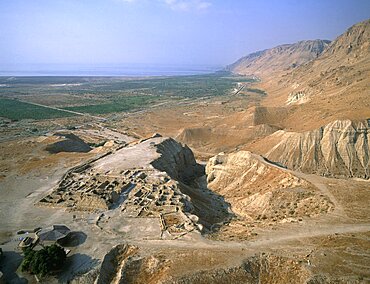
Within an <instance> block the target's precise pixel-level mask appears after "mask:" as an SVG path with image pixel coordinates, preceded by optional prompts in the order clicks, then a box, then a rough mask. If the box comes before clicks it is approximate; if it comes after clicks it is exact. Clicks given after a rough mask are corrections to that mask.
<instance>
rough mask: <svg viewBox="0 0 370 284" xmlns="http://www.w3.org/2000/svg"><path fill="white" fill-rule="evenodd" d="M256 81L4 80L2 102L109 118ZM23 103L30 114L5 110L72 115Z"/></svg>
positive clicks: (227, 76) (227, 77) (16, 115)
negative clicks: (165, 102) (100, 115)
mask: <svg viewBox="0 0 370 284" xmlns="http://www.w3.org/2000/svg"><path fill="white" fill-rule="evenodd" d="M254 81H255V80H253V79H251V78H247V77H241V76H235V75H233V74H231V73H227V72H217V73H214V74H205V75H192V76H173V77H147V78H122V77H0V83H1V85H2V86H1V87H0V97H1V96H4V97H8V98H18V99H20V100H23V101H26V100H29V101H35V102H38V103H40V104H46V105H49V106H58V107H63V106H64V107H63V108H64V109H66V110H73V111H77V112H83V113H91V114H108V113H114V112H127V111H132V110H137V109H143V108H146V107H149V106H150V105H152V104H155V103H158V102H159V101H164V100H166V101H174V100H182V99H184V98H187V99H189V98H211V97H217V96H227V95H229V94H231V93H232V90H233V89H234V88H235V87H236V86H237V83H239V82H244V83H247V82H254ZM249 91H251V90H249ZM10 102H12V101H11V100H10ZM8 103H9V102H8ZM12 103H13V104H14V102H12ZM17 104H19V105H18V106H17V107H18V108H23V109H27V111H26V110H23V109H21V110H19V111H14V112H13V111H12V110H11V109H9V107H3V106H2V107H1V108H2V109H4V108H5V109H6V110H3V112H4V113H6V115H4V116H6V117H12V118H13V119H22V118H35V119H42V118H54V117H62V116H68V113H63V112H59V111H52V110H50V109H42V110H40V107H38V109H39V110H40V111H35V108H36V106H33V107H32V106H31V105H22V104H21V103H17ZM26 106H27V108H26ZM13 108H15V107H14V106H13ZM8 109H9V110H8ZM28 109H30V110H29V111H28ZM10 112H11V114H10ZM35 112H39V113H35Z"/></svg>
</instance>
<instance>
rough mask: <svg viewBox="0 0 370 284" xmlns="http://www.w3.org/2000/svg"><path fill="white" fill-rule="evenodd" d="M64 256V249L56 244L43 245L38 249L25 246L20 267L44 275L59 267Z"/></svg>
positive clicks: (64, 258) (62, 262)
mask: <svg viewBox="0 0 370 284" xmlns="http://www.w3.org/2000/svg"><path fill="white" fill-rule="evenodd" d="M66 258H67V255H66V253H65V251H64V249H63V248H61V247H60V246H58V245H56V244H54V245H51V246H47V247H44V248H43V249H41V250H39V251H34V250H32V249H30V248H27V249H26V250H25V252H24V259H23V262H22V266H21V269H22V271H27V272H30V273H31V274H36V275H40V276H46V275H48V274H50V273H51V272H53V271H56V270H58V269H60V268H61V267H62V266H63V264H64V262H65V260H66Z"/></svg>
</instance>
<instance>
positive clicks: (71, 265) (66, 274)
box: [57, 253, 99, 283]
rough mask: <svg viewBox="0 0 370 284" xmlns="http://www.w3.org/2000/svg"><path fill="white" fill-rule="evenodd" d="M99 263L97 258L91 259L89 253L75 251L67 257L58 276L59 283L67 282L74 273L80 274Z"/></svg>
mask: <svg viewBox="0 0 370 284" xmlns="http://www.w3.org/2000/svg"><path fill="white" fill-rule="evenodd" d="M98 264H99V260H98V259H93V258H92V257H90V256H89V255H86V254H82V253H76V254H73V255H71V256H69V257H67V260H66V263H65V264H64V268H63V269H62V273H60V274H59V275H58V276H57V277H58V282H59V283H69V281H71V280H72V279H73V278H74V277H75V276H76V275H82V274H84V273H86V272H88V271H91V270H93V269H94V268H96V267H97V265H98Z"/></svg>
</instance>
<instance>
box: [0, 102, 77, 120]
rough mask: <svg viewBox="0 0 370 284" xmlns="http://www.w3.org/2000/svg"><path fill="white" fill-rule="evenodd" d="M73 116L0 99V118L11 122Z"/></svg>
mask: <svg viewBox="0 0 370 284" xmlns="http://www.w3.org/2000/svg"><path fill="white" fill-rule="evenodd" d="M67 116H73V114H72V113H68V112H64V111H59V110H55V109H49V108H45V107H41V106H36V105H31V104H28V103H24V102H20V101H17V100H12V99H5V98H0V117H6V118H9V119H12V120H20V119H49V118H60V117H67Z"/></svg>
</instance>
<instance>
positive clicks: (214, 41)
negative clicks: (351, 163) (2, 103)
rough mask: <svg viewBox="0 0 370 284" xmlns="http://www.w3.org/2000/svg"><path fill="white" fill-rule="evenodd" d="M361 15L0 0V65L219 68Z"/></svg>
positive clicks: (268, 5)
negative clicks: (130, 64)
mask: <svg viewBox="0 0 370 284" xmlns="http://www.w3.org/2000/svg"><path fill="white" fill-rule="evenodd" d="M367 18H370V1H369V0H269V1H262V0H254V1H251V0H240V1H239V0H0V68H2V69H6V68H8V67H10V68H14V67H16V66H20V65H23V64H29V63H31V64H35V63H36V64H39V63H42V64H44V63H68V64H71V63H72V64H102V63H107V64H111V63H123V64H125V63H150V64H153V63H154V64H158V63H162V64H175V65H178V64H186V65H192V64H196V65H204V64H205V65H225V64H229V63H231V62H233V61H234V60H236V59H238V58H239V57H241V56H243V55H246V54H248V53H250V52H253V51H257V50H260V49H265V48H269V47H273V46H275V45H278V44H283V43H292V42H295V41H298V40H303V39H317V38H320V39H334V38H335V37H336V36H338V35H339V34H341V33H342V32H344V31H345V29H347V28H348V27H350V26H351V25H353V24H354V23H356V22H359V21H362V20H365V19H367Z"/></svg>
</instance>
